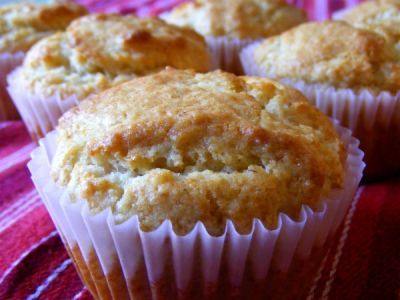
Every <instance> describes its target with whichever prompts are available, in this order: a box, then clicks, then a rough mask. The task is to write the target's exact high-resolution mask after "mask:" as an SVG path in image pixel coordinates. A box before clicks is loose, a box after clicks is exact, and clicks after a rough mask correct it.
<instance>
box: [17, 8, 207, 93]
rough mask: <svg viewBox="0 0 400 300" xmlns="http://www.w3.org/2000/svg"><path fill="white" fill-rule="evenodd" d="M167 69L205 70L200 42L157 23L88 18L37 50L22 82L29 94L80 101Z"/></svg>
mask: <svg viewBox="0 0 400 300" xmlns="http://www.w3.org/2000/svg"><path fill="white" fill-rule="evenodd" d="M166 66H172V67H175V68H192V69H194V70H197V71H199V72H203V71H207V70H208V68H209V57H208V53H207V48H206V44H205V41H204V39H203V37H201V36H200V35H199V34H197V33H196V32H194V31H193V30H190V29H186V28H179V27H176V26H173V25H169V24H166V23H165V22H164V21H162V20H159V19H156V18H147V19H141V18H137V17H135V16H119V15H101V14H100V15H89V16H86V17H83V18H80V19H78V20H76V21H74V22H72V23H71V24H70V26H68V28H67V30H66V31H65V32H59V33H56V34H54V35H52V36H50V37H48V38H46V39H43V40H42V41H40V42H39V43H38V44H36V45H35V46H34V47H33V48H32V49H31V50H30V51H29V52H28V54H27V57H26V59H25V61H24V64H23V67H22V70H21V76H22V77H21V78H22V79H23V82H24V85H25V86H26V87H27V88H28V89H29V90H31V91H35V92H38V93H42V94H44V95H45V96H50V95H52V94H54V93H55V92H57V93H59V94H60V95H61V96H62V97H63V98H64V97H66V96H69V95H72V94H73V95H77V96H78V98H79V99H83V98H85V97H86V96H88V95H89V94H91V93H93V92H98V91H101V90H104V89H106V88H108V87H110V86H113V85H115V84H118V83H121V82H123V81H126V80H128V79H130V78H132V77H135V76H141V75H145V74H148V73H153V72H157V71H159V70H160V69H163V68H164V67H166Z"/></svg>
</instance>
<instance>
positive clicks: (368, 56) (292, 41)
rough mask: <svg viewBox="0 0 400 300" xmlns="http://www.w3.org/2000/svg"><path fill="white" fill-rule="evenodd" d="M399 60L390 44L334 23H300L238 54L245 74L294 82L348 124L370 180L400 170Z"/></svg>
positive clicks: (327, 110) (288, 82)
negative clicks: (363, 158) (358, 145)
mask: <svg viewBox="0 0 400 300" xmlns="http://www.w3.org/2000/svg"><path fill="white" fill-rule="evenodd" d="M399 58H400V53H399V52H398V51H397V49H396V45H395V44H394V43H393V42H390V41H389V40H386V39H385V38H384V37H382V36H380V35H379V34H377V33H375V32H372V31H369V30H364V29H359V28H355V27H353V26H351V25H349V24H347V23H344V22H335V21H326V22H323V23H307V24H303V25H299V26H298V27H295V28H293V29H291V30H289V31H287V32H285V33H283V34H281V35H278V36H275V37H271V38H269V39H266V40H264V41H263V42H261V43H259V44H257V45H252V46H249V47H248V48H247V49H245V50H244V51H243V53H242V59H243V63H244V64H246V66H247V71H246V73H248V74H252V75H261V76H267V77H271V78H275V79H278V80H280V81H282V82H285V83H287V84H290V85H293V86H294V87H296V88H298V89H300V90H301V91H302V92H303V93H305V95H306V96H307V97H308V98H309V99H310V101H312V102H313V103H314V104H316V105H317V106H318V108H320V109H321V110H323V111H324V112H325V113H327V114H328V115H329V116H331V117H333V118H337V119H338V120H340V121H341V123H342V125H344V126H347V127H350V129H352V130H353V132H354V134H355V136H356V137H357V138H359V139H360V141H361V148H362V149H363V150H364V151H365V152H366V162H367V170H366V172H367V174H368V175H369V177H370V178H376V177H382V176H386V175H390V174H393V173H396V172H398V171H400V160H398V158H397V154H395V153H397V152H398V151H399V150H400V149H399V147H400V146H399V145H398V143H396V142H394V140H393V137H396V136H398V135H399V134H400V128H399V123H398V121H397V120H398V116H399V113H400V105H399V103H398V101H399V100H398V98H399V93H398V92H399V90H400V60H399ZM388 98H390V99H388ZM389 136H392V138H390V137H389Z"/></svg>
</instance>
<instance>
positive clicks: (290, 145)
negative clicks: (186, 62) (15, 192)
mask: <svg viewBox="0 0 400 300" xmlns="http://www.w3.org/2000/svg"><path fill="white" fill-rule="evenodd" d="M345 153H346V152H345V149H344V146H343V145H342V143H341V141H340V139H339V138H338V136H337V134H336V132H335V130H334V128H333V126H332V124H331V122H330V120H329V119H328V118H327V117H325V116H324V115H323V114H322V113H320V112H319V111H318V110H317V109H316V108H314V107H313V106H312V105H310V104H309V103H308V101H307V100H306V99H305V98H304V96H303V95H302V94H300V93H299V92H298V91H296V90H294V89H291V88H288V87H285V86H283V85H281V84H279V83H277V82H274V81H271V80H268V79H263V78H256V77H245V76H243V77H237V76H235V75H232V74H229V73H224V72H221V71H216V72H212V73H206V74H200V73H195V72H193V71H181V70H174V69H167V70H165V71H162V72H160V73H158V74H154V75H149V76H145V77H141V78H136V79H133V80H131V81H129V82H127V83H124V84H122V85H119V86H117V87H114V88H112V89H109V90H107V91H105V92H103V93H100V94H98V95H95V96H91V97H89V98H88V99H87V100H85V101H82V102H81V103H80V104H79V106H77V107H75V108H73V109H72V110H71V111H69V112H68V113H66V114H65V115H64V117H63V118H62V119H61V121H60V125H59V127H58V144H57V150H56V153H55V156H54V158H53V161H52V176H53V178H54V180H55V181H56V182H57V183H58V184H60V185H61V186H64V187H66V189H67V191H68V193H69V194H70V195H71V199H72V201H75V200H76V199H77V198H81V199H84V200H85V201H87V203H88V205H89V207H90V209H91V211H92V212H93V213H98V212H100V211H102V210H103V209H105V208H108V207H110V208H111V210H112V212H113V214H114V216H115V217H116V220H117V222H123V221H124V220H126V219H128V218H129V217H131V216H133V215H138V216H139V219H140V224H141V228H142V229H143V230H145V231H150V230H154V229H156V228H157V227H158V226H159V225H160V224H161V223H162V222H163V221H164V220H166V219H170V220H171V222H172V224H173V227H174V230H175V231H176V232H177V233H178V234H186V233H188V232H189V231H190V230H191V229H192V228H193V226H194V225H195V224H196V222H197V221H202V222H203V223H204V224H205V226H206V228H207V230H208V231H209V232H210V233H211V234H213V235H220V234H222V233H223V231H224V229H225V224H226V221H227V220H228V219H230V220H232V221H233V223H234V225H235V226H236V228H237V230H238V231H239V232H241V233H248V232H249V231H250V230H251V227H252V222H253V219H254V218H259V219H260V220H261V221H262V222H263V223H264V224H265V226H266V227H268V228H274V227H275V226H276V225H277V219H278V215H279V213H280V212H282V213H286V214H288V215H290V216H292V217H293V218H296V217H297V216H298V214H299V211H300V208H301V206H302V205H303V204H306V205H309V206H311V207H312V208H314V209H315V208H317V207H319V205H320V202H321V199H322V198H323V197H324V196H327V195H328V194H329V193H330V192H331V190H332V189H334V188H339V187H341V186H342V184H343V178H344V160H345V156H346V154H345Z"/></svg>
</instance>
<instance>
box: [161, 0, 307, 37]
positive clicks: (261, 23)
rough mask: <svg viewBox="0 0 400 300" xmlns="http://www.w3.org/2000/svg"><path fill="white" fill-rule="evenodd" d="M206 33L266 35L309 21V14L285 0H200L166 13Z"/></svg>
mask: <svg viewBox="0 0 400 300" xmlns="http://www.w3.org/2000/svg"><path fill="white" fill-rule="evenodd" d="M166 19H167V20H168V22H170V23H172V24H176V25H180V26H188V27H190V28H193V29H194V30H196V31H197V32H199V33H201V34H203V35H205V36H228V37H237V38H249V39H250V38H251V39H255V38H262V37H267V36H272V35H275V34H278V33H281V32H283V31H285V30H287V29H289V28H291V27H294V26H296V25H298V24H300V23H303V22H306V21H307V17H306V14H305V13H304V12H303V11H302V10H300V9H298V8H297V7H295V6H292V5H288V4H286V3H285V1H282V0H196V1H194V2H189V3H184V4H181V5H180V6H178V7H177V8H175V9H173V10H172V12H171V13H170V14H169V15H167V16H166Z"/></svg>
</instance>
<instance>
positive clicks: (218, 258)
mask: <svg viewBox="0 0 400 300" xmlns="http://www.w3.org/2000/svg"><path fill="white" fill-rule="evenodd" d="M335 126H336V128H337V130H338V132H339V134H340V136H341V138H342V140H343V142H344V144H345V145H346V148H347V151H348V157H347V161H346V173H345V184H344V188H343V189H340V190H335V191H333V192H332V195H331V196H330V197H328V198H327V199H324V200H323V202H322V204H321V206H320V209H319V210H318V211H313V210H312V209H310V208H309V207H307V206H304V207H303V208H302V209H301V213H300V217H299V219H298V220H296V221H294V220H292V219H290V218H289V217H288V216H287V215H285V214H280V215H279V221H278V225H277V228H276V229H273V230H269V229H266V228H265V227H264V226H263V224H262V223H261V222H260V221H259V220H254V223H253V228H252V231H251V232H250V233H249V234H244V235H242V234H239V233H238V232H237V231H236V230H235V227H234V226H233V224H232V222H231V221H228V222H227V225H226V229H225V232H224V234H223V235H221V236H217V237H215V236H211V235H209V234H208V232H207V230H206V228H205V227H204V225H203V224H202V223H201V222H198V223H197V224H196V226H195V227H194V228H193V230H192V231H191V232H190V233H188V234H187V235H184V236H179V235H177V234H176V233H175V232H174V231H173V228H172V224H171V222H170V221H169V220H166V221H164V222H163V223H162V224H161V225H160V226H159V227H158V228H157V229H156V230H154V231H151V232H144V231H142V230H141V229H140V226H139V220H138V217H137V216H133V217H131V218H130V219H128V220H126V221H125V222H123V223H121V224H117V223H116V222H115V220H114V217H113V214H112V212H111V210H110V209H106V210H104V211H102V212H100V213H98V214H95V215H92V214H91V213H90V211H89V208H88V205H87V203H86V202H85V201H83V200H79V199H78V200H77V201H75V202H72V201H71V200H70V199H69V196H68V193H67V191H66V190H65V189H63V188H61V187H59V186H58V185H56V184H55V182H53V181H52V180H51V179H49V172H50V163H51V160H52V157H53V155H54V152H55V148H56V137H57V133H56V131H53V132H51V133H50V134H48V135H47V136H46V137H45V138H44V139H42V140H41V141H40V146H39V148H37V149H36V150H35V151H34V152H33V154H32V160H31V161H30V163H29V164H28V167H29V169H30V171H31V174H32V179H33V181H34V184H35V186H36V188H37V190H38V191H39V193H40V196H41V198H42V199H43V202H44V203H45V205H46V207H47V209H48V211H49V213H50V215H51V217H52V219H53V221H54V223H55V224H56V227H57V229H58V231H59V232H60V234H61V236H62V238H63V241H64V243H65V245H66V248H67V249H68V252H69V253H70V255H71V256H72V258H73V260H74V262H75V265H76V267H77V270H78V272H79V274H80V276H81V278H82V280H83V281H84V283H85V284H86V285H87V287H88V288H89V290H90V291H91V293H92V294H93V296H94V297H95V298H97V299H108V298H114V299H125V298H131V299H150V298H153V299H184V298H188V299H203V298H207V299H213V298H215V299H221V298H223V297H226V296H227V295H229V297H237V296H238V295H239V296H240V293H243V292H246V293H250V294H251V295H253V296H251V297H252V298H254V299H256V298H257V297H261V298H262V299H264V297H265V295H269V296H271V297H272V296H274V295H275V296H276V295H278V294H279V295H280V296H281V297H280V299H284V298H285V297H283V295H286V296H287V297H289V298H290V297H291V296H293V295H297V296H298V295H300V294H301V293H305V292H306V291H305V288H306V287H307V284H306V283H307V282H310V283H311V282H312V278H313V276H314V274H315V272H316V268H318V262H319V261H321V260H322V257H323V256H324V253H325V252H326V247H327V245H329V241H331V240H332V235H333V234H334V232H335V231H336V229H337V228H338V226H339V225H340V224H341V222H342V220H343V218H344V215H345V213H346V211H347V209H348V207H349V205H350V203H351V201H352V199H353V196H354V194H355V191H356V189H357V187H358V184H359V182H360V180H361V177H362V171H363V168H364V164H363V162H362V157H363V152H362V151H361V150H359V149H358V141H357V140H356V139H355V138H353V137H351V134H350V131H349V130H347V129H344V128H342V127H340V126H338V125H335ZM327 241H328V242H327ZM305 262H306V263H305ZM294 287H295V288H294ZM250 294H248V295H250ZM290 295H291V296H290Z"/></svg>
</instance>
